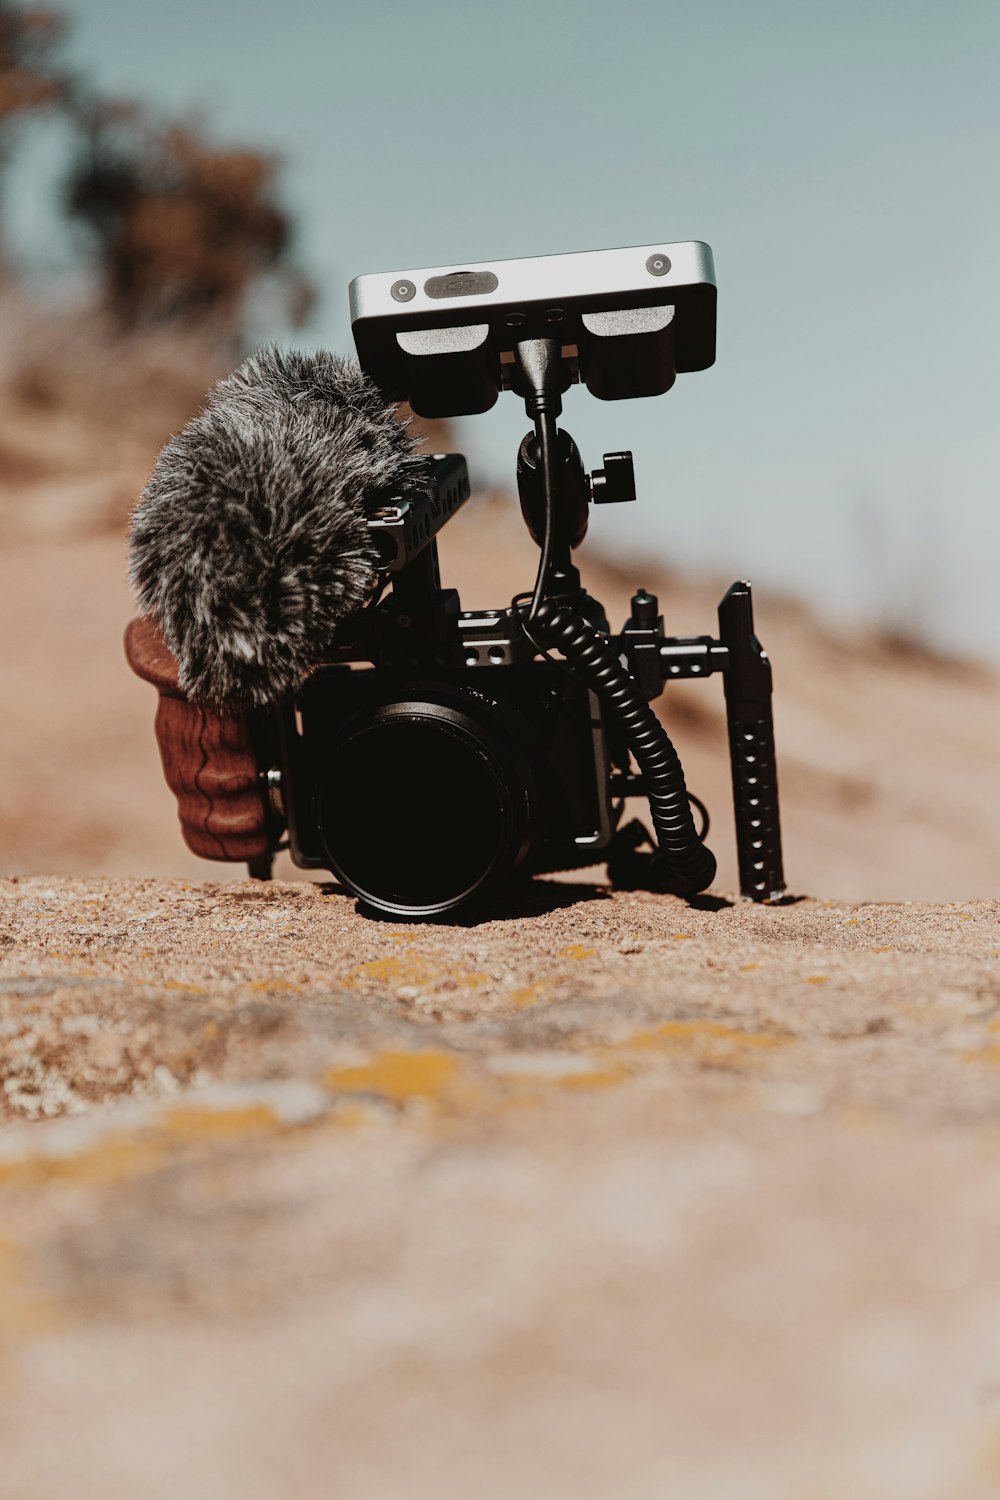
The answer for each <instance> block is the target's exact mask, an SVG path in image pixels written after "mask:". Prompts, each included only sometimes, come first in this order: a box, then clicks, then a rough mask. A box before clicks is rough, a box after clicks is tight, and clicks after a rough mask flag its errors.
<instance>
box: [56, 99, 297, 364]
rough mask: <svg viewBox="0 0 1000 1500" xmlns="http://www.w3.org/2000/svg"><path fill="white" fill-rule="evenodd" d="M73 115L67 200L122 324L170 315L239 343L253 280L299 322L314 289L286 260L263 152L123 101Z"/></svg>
mask: <svg viewBox="0 0 1000 1500" xmlns="http://www.w3.org/2000/svg"><path fill="white" fill-rule="evenodd" d="M76 118H77V120H78V123H79V128H80V133H81V147H80V152H79V155H78V158H77V160H76V162H75V164H74V167H73V170H72V173H71V178H70V183H69V190H68V199H67V202H68V208H69V212H70V214H71V215H72V216H73V217H75V218H76V219H78V220H79V221H80V222H81V223H82V224H84V225H85V226H86V228H87V230H88V231H89V233H90V236H91V239H92V241H93V244H94V246H95V248H96V252H97V258H98V264H99V267H100V271H101V275H102V278H103V282H104V290H105V296H106V301H107V305H108V308H109V310H110V311H111V312H112V314H113V315H114V317H115V318H116V320H117V321H118V322H119V323H120V324H121V325H122V326H123V327H124V328H127V329H132V328H137V327H139V326H140V325H144V324H147V325H148V324H156V323H162V322H177V323H180V324H184V325H187V326H191V327H194V326H197V327H199V328H200V329H201V330H202V331H203V332H207V333H209V334H211V335H214V336H215V337H217V338H221V339H225V340H229V341H230V342H231V343H233V344H234V345H235V344H238V343H239V342H240V340H241V338H242V336H243V334H244V330H245V325H246V319H247V299H248V294H249V292H250V291H251V289H252V288H253V286H254V284H255V283H256V282H258V281H259V279H260V278H261V277H263V276H268V277H269V278H270V279H271V280H272V281H274V282H275V283H276V284H277V285H278V287H279V289H280V290H281V292H282V294H283V297H284V301H285V306H286V311H287V314H288V316H289V318H290V319H291V321H292V322H293V323H299V322H301V321H302V320H303V319H304V317H305V316H306V314H307V313H308V311H309V309H310V307H311V305H312V301H313V290H312V287H311V286H310V284H309V283H308V281H307V280H306V279H305V277H304V276H303V275H302V274H301V272H299V271H298V270H296V268H295V267H294V265H293V264H292V261H291V256H290V249H291V226H290V221H289V219H288V216H287V214H286V213H285V212H284V210H283V209H282V208H280V207H279V206H278V204H277V202H276V200H275V177H276V173H277V165H278V164H277V161H276V159H275V158H274V157H271V156H267V155H264V154H262V153H261V152H258V151H252V150H243V149H236V148H223V147H219V146H214V145H212V144H210V143H209V142H208V141H207V140H206V139H205V138H204V135H203V133H202V132H201V130H200V129H199V128H197V127H195V126H193V125H190V124H189V125H168V126H160V125H158V124H157V123H155V122H154V121H152V120H151V119H150V117H149V116H148V115H147V113H146V112H145V111H144V110H143V109H141V108H140V107H139V106H137V105H132V104H120V103H114V102H107V101H98V102H90V103H87V104H81V105H78V106H77V108H76Z"/></svg>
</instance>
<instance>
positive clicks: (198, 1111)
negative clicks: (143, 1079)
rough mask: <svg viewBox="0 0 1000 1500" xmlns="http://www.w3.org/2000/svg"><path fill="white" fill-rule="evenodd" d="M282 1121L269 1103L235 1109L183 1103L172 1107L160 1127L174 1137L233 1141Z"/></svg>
mask: <svg viewBox="0 0 1000 1500" xmlns="http://www.w3.org/2000/svg"><path fill="white" fill-rule="evenodd" d="M278 1124H279V1120H278V1117H277V1115H276V1114H275V1113H274V1110H273V1109H271V1107H270V1106H269V1105H267V1104H247V1105H244V1106H242V1107H239V1108H233V1109H212V1108H211V1107H210V1106H207V1105H206V1106H201V1105H192V1104H183V1105H178V1106H177V1107H176V1108H175V1109H171V1110H169V1111H168V1112H167V1113H166V1114H165V1115H164V1117H163V1122H162V1125H161V1126H160V1129H161V1130H162V1132H163V1134H164V1135H165V1136H166V1137H167V1138H168V1139H169V1140H171V1141H183V1142H189V1141H190V1142H193V1143H195V1144H197V1143H198V1142H199V1141H219V1140H224V1141H230V1140H236V1139H238V1138H239V1137H241V1136H246V1135H259V1134H260V1133H261V1132H262V1131H269V1130H273V1129H274V1128H275V1127H276V1126H277V1125H278Z"/></svg>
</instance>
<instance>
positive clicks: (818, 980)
mask: <svg viewBox="0 0 1000 1500" xmlns="http://www.w3.org/2000/svg"><path fill="white" fill-rule="evenodd" d="M829 978H830V976H829V974H807V975H806V984H826V982H827V980H828V979H829Z"/></svg>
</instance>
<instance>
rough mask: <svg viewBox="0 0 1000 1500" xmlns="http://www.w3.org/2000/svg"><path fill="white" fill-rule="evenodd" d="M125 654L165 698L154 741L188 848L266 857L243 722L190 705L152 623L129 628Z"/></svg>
mask: <svg viewBox="0 0 1000 1500" xmlns="http://www.w3.org/2000/svg"><path fill="white" fill-rule="evenodd" d="M125 655H126V657H127V658H128V662H129V665H130V666H131V668H132V670H133V671H134V672H135V673H136V675H137V676H138V677H141V678H142V679H143V680H144V681H145V682H151V683H152V684H153V686H154V687H155V688H156V689H157V691H158V692H159V694H160V703H159V707H158V709H157V713H156V726H155V727H156V742H157V744H158V745H159V748H160V759H161V761H162V762H163V774H164V776H165V778H166V782H167V785H168V786H169V788H170V790H171V791H172V792H173V794H174V796H175V797H176V798H177V815H178V817H179V818H180V823H181V831H182V833H183V835H184V842H185V843H186V844H187V846H188V848H189V849H190V850H192V852H193V853H195V854H199V855H201V857H202V858H203V859H221V860H229V861H233V862H236V863H240V864H242V863H244V862H246V861H249V860H256V859H260V858H262V857H263V856H265V855H266V854H267V853H268V847H269V845H268V837H267V821H266V815H265V810H264V801H263V798H262V797H261V793H260V788H259V783H258V779H257V762H256V759H255V758H254V753H253V747H252V745H251V742H250V731H249V727H248V724H247V720H246V717H245V715H243V714H231V713H226V714H221V713H216V712H215V711H214V710H213V709H210V708H204V707H200V706H199V705H197V704H194V703H189V702H188V701H187V699H186V698H185V697H184V694H183V692H182V690H181V688H180V684H179V682H178V678H177V663H176V661H175V660H174V657H173V656H172V654H171V652H170V649H169V647H168V646H167V645H166V642H165V641H164V640H163V638H162V636H161V635H160V633H159V631H158V630H157V629H156V627H155V626H154V625H153V624H151V623H150V621H148V620H133V621H132V622H131V624H130V625H129V626H128V629H127V630H126V632H125Z"/></svg>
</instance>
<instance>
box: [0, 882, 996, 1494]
mask: <svg viewBox="0 0 1000 1500" xmlns="http://www.w3.org/2000/svg"><path fill="white" fill-rule="evenodd" d="M998 917H1000V907H998V906H997V904H996V903H989V902H978V903H962V904H954V905H949V906H936V907H931V906H919V905H912V904H909V903H907V904H869V905H853V906H851V905H844V904H834V903H823V902H817V901H800V902H794V903H791V904H789V905H786V906H781V907H770V908H750V907H747V906H744V905H742V904H730V903H729V902H728V900H727V899H726V898H725V897H724V896H723V897H720V898H719V899H717V900H706V901H704V902H702V903H700V904H699V905H698V906H695V907H691V906H688V905H686V904H684V903H682V902H679V901H674V900H671V899H669V898H661V897H654V896H645V895H632V894H629V895H611V894H609V893H608V892H607V891H606V890H604V889H602V888H600V887H598V886H588V885H572V884H557V883H544V882H537V883H535V884H534V885H531V886H527V887H525V888H524V889H523V890H522V891H520V892H519V893H518V894H517V896H516V897H515V898H514V899H512V901H511V903H510V904H509V906H508V907H507V908H505V909H504V910H503V911H502V912H501V913H499V914H498V915H497V917H496V919H495V920H491V921H487V922H483V923H481V924H479V925H468V926H443V925H442V926H435V925H426V926H408V925H405V924H399V925H396V924H389V923H376V922H371V921H368V920H366V919H364V918H363V917H361V916H359V915H358V914H357V912H356V911H355V909H354V905H353V903H352V902H351V901H349V900H348V899H347V898H345V897H344V896H342V895H340V894H338V893H337V892H336V891H335V890H334V889H333V888H331V887H322V886H318V885H311V884H280V883H279V884H275V885H273V886H270V887H263V886H258V885H251V884H249V883H244V882H234V883H229V884H205V883H202V884H192V883H181V882H172V883H171V882H160V881H132V882H125V881H121V882H108V881H100V880H46V879H21V880H9V881H6V882H2V883H0V1032H2V1036H3V1050H2V1073H3V1077H2V1084H3V1088H2V1094H0V1098H2V1100H3V1107H4V1109H5V1111H6V1113H7V1116H8V1122H9V1123H8V1124H7V1126H6V1127H5V1128H4V1129H3V1130H2V1131H0V1201H2V1220H0V1223H2V1230H0V1329H2V1333H0V1405H2V1417H0V1445H2V1451H3V1454H4V1463H3V1470H2V1478H0V1494H2V1495H4V1496H8V1495H9V1496H11V1497H18V1500H27V1497H36V1496H38V1497H42V1496H44V1497H45V1500H62V1497H64V1496H65V1497H69V1496H73V1497H91V1496H93V1497H95V1500H96V1497H101V1500H119V1497H121V1500H126V1497H128V1500H132V1497H134V1496H136V1495H142V1496H143V1497H144V1500H160V1497H161V1496H163V1497H166V1496H168V1495H169V1496H171V1497H173V1496H175V1495H176V1494H178V1493H182V1494H184V1495H185V1496H188V1497H192V1500H202V1497H204V1500H208V1497H212V1500H216V1497H221V1496H230V1495H240V1496H241V1497H245V1500H271V1497H278V1496H281V1497H285V1496H288V1495H295V1496H296V1497H302V1500H312V1497H317V1500H319V1497H324V1500H326V1497H329V1496H333V1495H337V1496H340V1495H343V1496H352V1497H353V1496H360V1495H364V1496H366V1497H373V1496H374V1497H381V1496H385V1497H387V1500H388V1497H393V1500H396V1497H402V1496H405V1497H411V1496H412V1497H421V1500H422V1497H424V1496H427V1497H431V1496H434V1497H451V1496H455V1497H459V1496H461V1497H467V1496H476V1497H488V1500H492V1497H494V1496H496V1497H499V1496H507V1495H510V1494H518V1495H522V1496H528V1497H532V1496H539V1497H546V1500H548V1497H555V1500H559V1497H562V1496H566V1497H567V1500H568V1497H573V1500H580V1497H591V1496H593V1497H609V1496H624V1497H633V1496H636V1497H638V1496H643V1497H645V1496H657V1497H658V1496H660V1495H673V1494H676V1495H683V1496H684V1497H685V1500H708V1497H713V1500H714V1497H726V1500H730V1497H739V1500H743V1497H748V1500H756V1497H758V1496H759V1497H761V1500H765V1497H766V1500H786V1497H787V1500H807V1497H808V1500H825V1497H831V1500H833V1497H837V1496H841V1495H851V1496H852V1497H853V1500H869V1497H871V1500H893V1497H896V1496H899V1497H906V1500H924V1497H926V1500H940V1497H941V1496H942V1495H949V1496H956V1497H959V1496H960V1497H962V1500H978V1497H980V1496H981V1497H983V1500H986V1497H992V1496H995V1495H996V1493H997V1492H998V1489H1000V1271H998V1270H997V1267H998V1265H1000V1191H998V1189H997V1173H998V1161H1000V1157H998V1150H1000V1134H998V1129H997V1116H998V1108H1000V1066H998V1063H1000V922H998Z"/></svg>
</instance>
